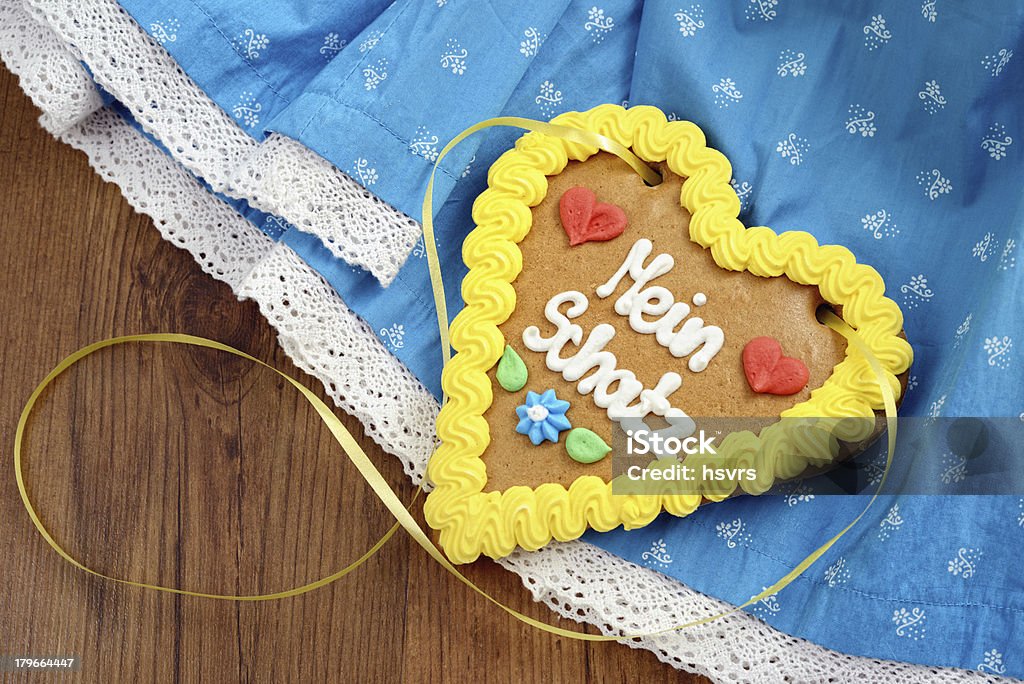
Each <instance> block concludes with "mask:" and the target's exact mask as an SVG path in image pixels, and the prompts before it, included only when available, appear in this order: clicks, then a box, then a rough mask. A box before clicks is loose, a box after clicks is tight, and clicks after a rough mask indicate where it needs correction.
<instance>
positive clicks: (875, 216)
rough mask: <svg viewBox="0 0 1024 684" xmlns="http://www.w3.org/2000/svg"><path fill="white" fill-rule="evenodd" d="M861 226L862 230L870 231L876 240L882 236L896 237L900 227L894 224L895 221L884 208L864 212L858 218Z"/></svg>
mask: <svg viewBox="0 0 1024 684" xmlns="http://www.w3.org/2000/svg"><path fill="white" fill-rule="evenodd" d="M860 224H861V226H863V228H864V230H866V231H869V232H870V233H871V237H873V238H875V239H876V240H881V239H882V238H889V237H896V236H897V235H899V234H900V229H899V228H898V227H897V226H896V222H895V221H894V220H893V217H892V214H890V213H889V212H888V211H886V210H885V209H879V210H878V211H876V212H874V213H872V214H865V215H864V216H863V217H862V218H861V220H860Z"/></svg>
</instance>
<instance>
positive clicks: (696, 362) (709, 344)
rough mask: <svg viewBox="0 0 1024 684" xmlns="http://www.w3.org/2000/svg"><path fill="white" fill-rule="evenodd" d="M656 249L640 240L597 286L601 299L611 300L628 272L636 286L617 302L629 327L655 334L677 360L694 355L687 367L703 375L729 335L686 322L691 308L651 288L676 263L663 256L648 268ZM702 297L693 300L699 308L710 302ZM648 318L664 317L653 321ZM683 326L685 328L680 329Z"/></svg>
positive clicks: (660, 289) (700, 323) (617, 309)
mask: <svg viewBox="0 0 1024 684" xmlns="http://www.w3.org/2000/svg"><path fill="white" fill-rule="evenodd" d="M653 250H654V244H653V243H652V242H651V241H650V240H648V239H646V238H641V239H639V240H637V241H636V242H635V243H634V244H633V247H632V248H631V249H630V250H629V254H628V255H627V256H626V259H625V261H623V262H622V265H621V266H620V267H619V270H618V271H616V272H615V275H613V276H612V277H611V278H609V279H608V282H606V283H604V284H603V285H599V286H598V287H597V289H596V292H597V296H598V297H601V298H602V299H604V298H606V297H609V296H610V295H611V294H613V293H614V292H615V290H616V289H618V287H619V283H620V282H621V281H622V278H623V277H624V276H625V275H626V273H629V277H630V278H632V280H633V284H632V285H631V286H630V287H629V288H628V289H627V290H626V291H625V292H623V293H622V294H621V295H620V296H619V298H618V299H616V300H615V312H616V313H618V314H619V315H622V316H628V317H629V327H631V328H632V329H633V330H635V331H636V332H638V333H640V334H643V335H654V336H655V339H657V341H658V344H660V345H661V346H663V347H666V348H668V350H669V352H671V353H672V355H673V356H675V357H676V358H682V357H684V356H689V355H691V354H693V356H691V357H690V360H689V361H688V362H687V367H688V368H689V369H690V370H691V371H693V372H694V373H699V372H701V371H702V370H704V369H705V368H707V367H708V363H710V361H711V359H713V358H715V355H716V354H718V352H719V351H721V350H722V345H723V344H724V343H725V333H723V332H722V329H721V328H719V327H718V326H716V325H707V326H706V325H704V319H702V318H691V319H689V320H687V321H686V322H685V323H683V319H685V318H686V317H687V316H689V315H690V305H689V304H686V303H685V302H676V301H675V297H673V296H672V293H671V292H669V291H668V289H666V288H664V287H661V286H660V285H650V286H648V283H650V282H651V281H652V280H654V279H655V278H657V277H659V276H662V275H664V274H666V273H668V272H669V271H670V270H672V266H673V265H674V263H675V261H674V260H673V258H672V257H671V255H668V254H659V255H658V256H656V257H654V259H652V260H651V262H650V264H648V265H647V266H644V262H645V261H646V260H647V257H649V256H650V255H651V252H652V251H653ZM698 294H699V295H701V297H697V296H696V295H695V296H694V300H693V301H694V304H695V305H698V306H699V305H700V304H703V302H705V301H707V298H706V296H704V295H703V293H698ZM702 300H703V301H702ZM698 302H700V304H698ZM644 316H661V318H659V319H658V320H654V321H651V320H648V319H645V318H644ZM680 323H682V327H681V328H679V329H678V330H676V328H677V326H679V324H680ZM698 349H699V351H698Z"/></svg>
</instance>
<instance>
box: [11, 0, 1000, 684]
mask: <svg viewBox="0 0 1024 684" xmlns="http://www.w3.org/2000/svg"><path fill="white" fill-rule="evenodd" d="M11 5H12V3H10V2H9V1H8V0H0V12H3V13H2V14H0V19H4V20H6V19H8V18H12V19H13V20H15V21H11V22H10V23H8V22H7V21H4V22H3V30H0V56H2V57H3V59H4V61H5V62H6V63H7V65H8V66H9V67H10V68H11V70H12V71H14V72H15V73H17V74H18V75H19V76H20V77H21V82H22V85H23V87H25V90H26V92H29V93H35V94H40V93H46V92H50V89H49V88H48V86H47V83H64V84H70V83H77V84H78V85H79V86H82V87H83V92H87V91H88V88H91V87H92V86H91V84H83V83H82V82H81V81H80V80H78V77H77V76H74V75H72V76H68V77H66V78H65V76H62V75H61V74H59V73H56V71H55V70H56V69H59V68H60V66H59V65H60V64H65V65H68V66H67V68H68V69H70V70H72V71H73V70H74V67H73V66H70V65H71V63H72V62H69V61H68V60H63V61H62V60H61V59H60V58H57V57H54V58H53V61H52V62H50V64H51V67H48V68H45V69H40V68H36V66H35V65H39V64H42V63H44V62H46V61H47V60H49V59H50V58H49V57H43V56H41V55H38V54H37V55H35V56H32V55H33V52H32V48H30V47H28V46H30V45H47V43H46V42H44V41H50V38H48V37H47V31H49V29H47V28H46V27H45V26H40V25H38V24H33V23H32V22H31V21H25V19H26V18H27V15H25V14H24V12H23V11H22V12H21V13H20V14H19V13H18V12H16V11H10V10H11ZM49 36H50V37H51V38H52V32H50V33H49ZM49 44H50V45H53V43H52V41H50V42H49ZM23 55H29V57H28V58H24V57H22V56H23ZM74 64H77V63H74ZM85 86H88V88H86V87H85ZM72 90H73V88H71V87H70V86H69V87H68V92H67V93H66V95H70V94H71V91H72ZM93 92H94V89H93ZM33 99H36V95H34V96H33ZM77 101H78V100H76V98H74V97H71V98H70V99H68V98H67V97H53V98H48V97H47V96H45V95H39V99H36V103H37V104H39V105H40V106H41V107H43V108H44V109H46V107H49V106H54V107H57V108H58V110H59V111H57V112H53V111H50V110H48V109H46V114H45V115H44V118H45V117H49V119H47V120H50V121H58V120H60V121H65V122H71V121H72V120H73V117H71V116H69V115H68V114H67V112H70V111H73V110H75V107H76V106H77V105H76V106H72V107H70V108H68V109H61V107H64V106H65V105H63V104H61V103H66V102H77ZM69 125H71V124H69ZM56 128H57V129H58V130H63V135H62V138H63V139H64V140H65V141H67V142H68V143H70V144H72V145H74V146H75V147H77V148H79V149H81V150H83V151H85V153H86V154H87V155H88V156H89V159H90V163H91V164H92V165H93V167H94V168H96V170H97V172H98V173H100V175H101V176H102V177H103V178H104V179H106V180H109V181H112V182H115V183H117V184H118V185H119V186H120V187H121V190H122V192H123V193H124V195H125V197H126V199H127V200H128V201H129V203H131V205H132V206H133V207H135V208H136V209H137V210H138V211H141V212H143V213H146V214H148V215H149V216H151V217H152V218H153V220H154V222H155V223H156V225H157V228H158V229H159V230H160V232H161V234H162V235H163V236H164V237H165V239H167V240H169V241H171V242H173V243H174V244H176V245H178V246H180V247H182V248H184V249H187V250H188V251H189V252H190V253H191V254H192V255H193V256H194V257H195V258H196V261H197V262H198V263H199V264H200V266H201V267H202V268H203V270H204V271H206V272H207V273H209V274H210V275H212V276H214V277H215V278H218V279H220V280H223V281H225V282H227V283H228V284H229V285H231V286H232V288H234V289H235V292H236V293H238V294H239V295H240V296H247V297H251V298H253V299H255V300H257V301H258V302H259V305H260V309H261V311H263V312H264V314H265V315H266V316H267V318H268V320H270V322H271V323H272V324H273V325H274V326H275V327H276V328H277V330H278V335H279V337H278V339H279V341H280V343H281V346H282V347H283V348H284V349H285V351H286V352H287V353H288V354H289V356H291V357H292V358H293V359H294V360H295V362H296V364H297V365H298V366H299V367H301V368H303V369H304V370H306V371H308V372H310V373H312V374H313V375H315V376H316V377H317V378H318V379H320V380H321V382H323V383H324V386H325V387H326V388H327V391H328V393H329V394H330V395H331V397H332V398H333V399H334V400H335V402H337V403H338V405H339V406H341V407H342V408H344V409H345V410H346V411H348V412H350V413H352V414H354V415H356V416H357V417H358V418H359V419H360V420H361V421H362V422H363V424H364V425H366V426H367V431H368V433H369V434H371V435H372V436H373V437H374V439H376V440H377V441H378V442H380V443H382V445H383V446H384V448H385V449H387V450H388V451H391V452H392V453H395V454H396V455H397V456H398V457H399V458H400V459H401V460H402V461H403V463H404V464H405V468H406V471H407V472H408V473H410V475H411V476H412V477H413V479H414V480H416V479H418V478H422V473H423V466H424V464H425V463H426V459H427V456H428V455H429V453H430V451H431V447H432V438H430V437H429V435H430V434H432V429H433V416H434V415H435V413H436V410H437V404H436V402H435V401H434V400H433V398H432V397H431V396H430V395H429V393H428V392H427V391H426V390H425V389H424V388H423V386H422V385H421V384H420V383H418V382H417V381H416V380H415V378H413V377H412V376H411V374H409V372H408V371H407V370H406V369H405V368H404V367H403V366H401V364H400V363H398V361H397V360H396V359H395V358H394V357H393V356H392V355H391V354H390V353H388V352H387V350H386V349H384V347H383V346H382V345H381V344H380V342H379V340H377V338H376V336H375V335H373V331H372V330H370V329H369V328H368V327H367V326H366V325H365V323H363V322H362V321H360V319H358V318H357V317H356V316H355V315H354V314H353V313H352V312H351V311H350V310H349V309H348V308H347V307H346V306H345V305H344V303H343V302H342V301H341V299H340V298H339V297H338V296H337V294H336V293H335V292H334V291H333V290H332V289H331V288H330V287H329V286H328V285H327V283H326V282H324V281H323V279H322V278H320V276H318V275H317V274H316V273H315V272H314V271H313V270H312V269H310V268H309V266H307V265H306V264H305V263H304V262H302V261H301V259H299V258H298V256H297V255H296V254H295V253H294V252H292V251H291V250H290V249H289V248H287V247H286V246H284V245H277V244H275V243H273V242H272V241H271V240H269V238H267V237H266V236H264V235H263V234H262V233H260V232H259V231H258V230H257V229H255V228H254V227H253V226H252V225H251V224H249V223H248V222H247V221H245V219H243V218H242V217H241V216H239V215H238V214H237V213H236V212H234V211H233V210H232V209H231V208H230V207H228V205H226V204H224V203H223V202H221V201H220V200H218V199H216V198H214V197H213V196H211V195H210V194H209V193H207V192H206V191H205V190H204V189H203V187H202V186H201V185H200V184H199V183H197V182H196V180H195V179H194V178H193V177H192V176H191V174H189V173H188V172H187V171H186V170H185V169H183V168H182V167H181V166H179V165H178V164H176V163H174V162H173V161H172V160H170V159H168V158H167V157H166V156H164V155H163V154H162V153H161V152H160V151H159V150H157V149H156V147H154V146H153V145H152V144H151V143H150V142H149V141H147V140H146V139H145V138H144V137H142V136H141V135H140V134H139V133H138V132H136V131H135V130H134V129H132V128H131V127H130V126H129V125H128V124H126V123H125V122H124V121H123V120H121V119H120V117H118V116H117V115H116V114H114V113H112V112H109V111H107V110H100V111H98V112H95V113H94V114H93V115H92V116H89V117H88V118H87V119H85V120H83V121H82V122H81V123H80V124H79V125H77V126H72V128H71V129H70V130H69V129H67V127H66V126H65V127H63V128H61V127H60V126H56ZM342 351H343V352H344V354H342V353H341V352H342ZM361 369H365V372H363V371H361ZM381 387H386V388H387V389H386V391H384V390H381ZM425 435H427V436H425ZM499 562H500V564H501V565H502V566H503V567H505V568H507V569H509V570H511V571H513V572H515V573H516V574H518V575H519V576H520V577H521V578H522V579H523V584H524V586H526V587H527V588H528V589H529V590H530V591H531V592H532V593H533V596H534V598H535V599H536V600H538V601H543V602H544V603H546V604H547V605H548V606H549V607H551V608H552V610H554V611H556V612H557V613H559V614H561V615H563V616H565V617H568V618H571V619H573V620H576V621H578V622H588V623H591V624H593V625H596V626H597V627H598V628H599V629H601V631H602V632H603V633H605V634H615V633H623V632H632V633H636V632H645V631H647V632H649V631H656V630H658V629H664V628H668V627H671V626H674V625H677V624H681V623H684V622H687V621H690V620H693V619H695V618H698V617H703V616H708V615H712V614H714V613H717V612H720V611H721V610H723V609H724V608H725V607H726V604H724V603H722V602H720V601H717V600H715V599H712V598H709V597H707V596H704V595H703V594H700V593H699V592H696V591H694V590H692V589H690V588H688V587H687V586H685V585H684V584H682V583H681V582H678V581H676V580H674V579H672V578H670V577H668V576H666V575H662V574H660V573H657V572H654V571H652V570H649V569H647V568H642V567H639V566H637V565H634V564H633V563H630V562H628V561H626V560H623V559H622V558H619V557H618V556H615V555H613V554H610V553H608V552H606V551H603V550H601V549H599V548H597V547H594V546H592V545H590V544H586V543H584V542H579V541H577V542H568V543H563V544H552V545H550V546H548V547H546V548H544V549H542V550H540V551H537V552H533V553H527V552H523V551H517V552H516V553H514V554H512V555H511V556H509V557H508V558H505V559H503V560H501V561H499ZM625 643H626V644H627V645H628V646H631V647H633V648H644V649H647V650H650V651H652V652H654V653H655V655H657V657H658V658H659V659H661V660H663V661H664V662H666V663H669V664H670V665H672V666H674V667H676V668H679V669H682V670H687V671H690V672H698V673H701V674H704V675H707V676H709V677H711V678H712V679H715V680H717V681H729V682H764V681H783V680H786V681H799V682H826V681H827V682H855V681H856V682H861V681H887V682H889V681H892V682H925V683H929V684H930V683H937V682H951V681H965V680H966V681H976V682H982V681H984V682H1003V681H1011V680H1009V679H1000V678H996V677H991V676H987V675H982V674H979V673H976V672H969V671H965V670H957V669H947V668H928V667H922V666H917V665H910V664H905V663H896V662H891V661H880V660H874V659H870V658H861V657H853V656H846V655H843V654H840V653H837V652H835V651H830V650H828V649H826V648H822V647H820V646H817V645H815V644H812V643H810V642H808V641H805V640H803V639H797V638H794V637H791V636H788V635H786V634H783V633H782V632H779V631H778V630H775V629H773V628H772V627H769V626H768V625H765V624H764V623H762V622H760V621H759V620H757V619H756V618H755V617H753V616H751V615H748V614H746V613H740V614H736V615H732V616H730V617H728V618H723V619H720V620H717V621H715V622H712V623H710V624H708V625H704V626H701V627H696V628H691V629H686V630H683V631H681V632H676V633H673V634H669V635H665V636H661V637H657V638H651V639H643V640H637V641H630V642H625Z"/></svg>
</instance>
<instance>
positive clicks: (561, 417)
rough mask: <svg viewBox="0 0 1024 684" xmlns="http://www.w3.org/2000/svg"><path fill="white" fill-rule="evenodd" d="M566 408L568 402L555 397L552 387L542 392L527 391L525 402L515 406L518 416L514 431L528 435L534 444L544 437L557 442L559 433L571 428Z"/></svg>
mask: <svg viewBox="0 0 1024 684" xmlns="http://www.w3.org/2000/svg"><path fill="white" fill-rule="evenodd" d="M568 410H569V402H567V401H562V400H561V399H559V398H558V397H556V396H555V390H553V389H549V390H548V391H547V392H545V393H544V394H537V393H536V392H527V393H526V403H525V404H523V405H522V406H517V407H516V415H517V416H519V425H516V432H518V433H519V434H521V435H527V436H529V438H530V441H531V442H533V443H534V445H538V444H540V443H541V442H543V441H544V440H545V439H546V440H548V441H550V442H556V443H557V442H558V435H559V433H560V432H563V431H565V430H569V429H570V428H572V425H570V424H569V419H568V418H566V417H565V412H566V411H568Z"/></svg>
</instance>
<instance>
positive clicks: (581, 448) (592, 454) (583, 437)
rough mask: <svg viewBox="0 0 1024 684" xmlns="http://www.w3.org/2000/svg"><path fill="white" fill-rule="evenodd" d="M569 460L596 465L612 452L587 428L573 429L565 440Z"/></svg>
mask: <svg viewBox="0 0 1024 684" xmlns="http://www.w3.org/2000/svg"><path fill="white" fill-rule="evenodd" d="M565 450H566V451H568V452H569V458H571V459H572V460H574V461H577V462H579V463H597V462H598V461H600V460H601V459H602V458H604V457H605V454H607V453H608V452H609V451H611V450H612V448H611V447H610V446H608V445H607V444H605V441H604V440H603V439H601V437H600V436H598V434H597V433H596V432H594V431H592V430H588V429H587V428H574V429H573V430H571V431H570V432H569V436H568V437H566V438H565Z"/></svg>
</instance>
